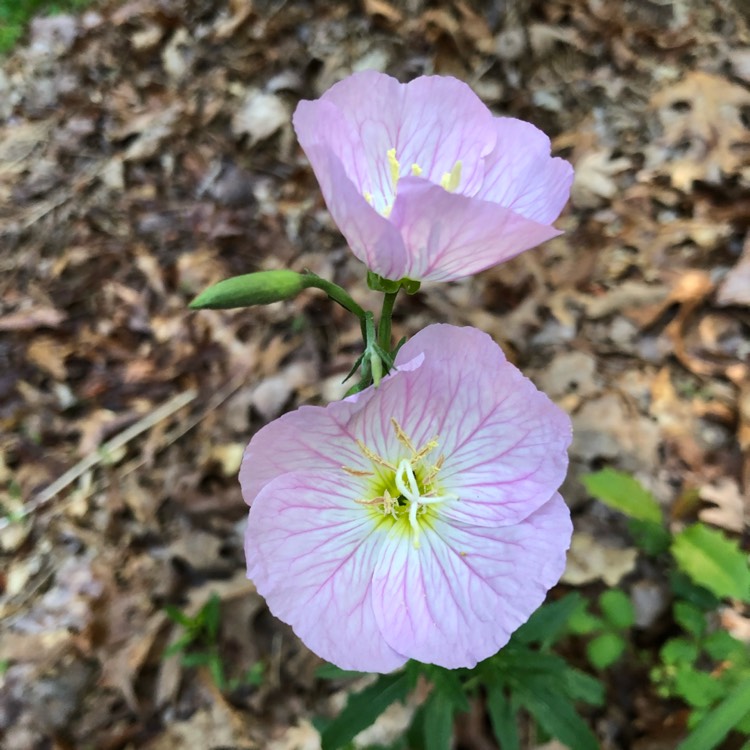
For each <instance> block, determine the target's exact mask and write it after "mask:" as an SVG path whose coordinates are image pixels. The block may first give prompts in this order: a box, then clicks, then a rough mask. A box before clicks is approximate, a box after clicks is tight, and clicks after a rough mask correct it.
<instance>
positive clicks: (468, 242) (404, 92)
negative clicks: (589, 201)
mask: <svg viewBox="0 0 750 750" xmlns="http://www.w3.org/2000/svg"><path fill="white" fill-rule="evenodd" d="M294 127H295V130H296V132H297V136H298V138H299V141H300V144H301V145H302V148H303V149H304V151H305V153H306V154H307V157H308V158H309V160H310V164H311V165H312V168H313V170H314V172H315V175H316V177H317V178H318V181H319V183H320V187H321V191H322V193H323V197H324V198H325V201H326V204H327V206H328V209H329V211H330V212H331V215H332V216H333V219H334V221H335V222H336V224H337V225H338V227H339V229H340V230H341V233H342V234H343V235H344V237H345V238H346V240H347V242H348V243H349V246H350V247H351V249H352V251H353V252H354V254H355V255H356V256H357V257H358V258H359V259H360V260H362V261H363V262H364V263H366V264H367V266H368V268H370V269H371V270H373V271H375V272H376V273H378V274H380V275H381V276H384V277H385V278H389V279H393V280H398V279H401V278H410V279H414V280H419V281H422V280H425V281H447V280H451V279H457V278H461V277H462V276H468V275H471V274H473V273H476V272H478V271H481V270H483V269H485V268H489V267H490V266H493V265H496V264H498V263H501V262H502V261H504V260H508V259H509V258H512V257H513V256H515V255H517V254H518V253H521V252H523V251H524V250H528V249H529V248H531V247H534V246H535V245H538V244H539V243H540V242H544V241H545V240H548V239H550V238H552V237H555V236H556V235H558V234H560V232H559V231H558V230H557V229H555V228H554V227H553V226H551V224H552V222H553V221H555V219H556V218H557V217H558V215H559V214H560V211H561V210H562V208H563V206H564V205H565V203H566V202H567V200H568V195H569V192H570V186H571V183H572V180H573V170H572V167H571V166H570V164H568V162H566V161H564V160H563V159H559V158H552V157H551V156H550V141H549V138H547V136H546V135H545V134H544V133H542V132H541V131H540V130H538V129H537V128H536V127H534V126H533V125H531V124H530V123H527V122H523V121H521V120H516V119H513V118H509V117H493V115H492V114H491V112H490V111H489V110H488V109H487V107H486V106H485V105H484V104H483V103H482V102H481V101H480V100H479V98H478V97H477V96H476V94H474V92H473V91H472V90H471V89H470V88H469V86H467V85H466V84H465V83H463V82H461V81H459V80H457V79H455V78H450V77H441V76H422V77H420V78H417V79H415V80H413V81H411V82H409V83H406V84H401V83H399V82H398V81H397V80H396V79H395V78H391V77H390V76H387V75H383V74H382V73H377V72H375V71H364V72H361V73H355V74H354V75H352V76H350V77H348V78H346V79H345V80H343V81H340V82H339V83H337V84H335V85H334V86H332V87H331V88H330V89H329V90H328V91H327V92H326V93H325V94H324V95H323V96H322V97H321V98H320V99H318V100H316V101H302V102H300V104H299V106H298V107H297V110H296V112H295V113H294Z"/></svg>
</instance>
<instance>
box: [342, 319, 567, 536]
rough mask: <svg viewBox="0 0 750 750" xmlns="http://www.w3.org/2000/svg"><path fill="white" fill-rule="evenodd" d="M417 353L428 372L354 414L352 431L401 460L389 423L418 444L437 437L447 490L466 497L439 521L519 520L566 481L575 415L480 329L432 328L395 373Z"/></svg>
mask: <svg viewBox="0 0 750 750" xmlns="http://www.w3.org/2000/svg"><path fill="white" fill-rule="evenodd" d="M419 354H422V355H424V362H423V364H422V366H421V367H420V368H419V369H417V370H414V371H413V372H408V373H402V374H400V375H399V376H398V377H394V379H393V380H392V381H391V382H389V383H387V384H386V386H385V387H383V388H381V392H380V394H379V396H378V398H377V400H375V399H373V400H372V401H371V402H370V403H369V404H367V406H366V407H365V408H363V409H362V410H361V411H360V412H358V413H357V414H356V415H354V416H353V417H352V420H351V422H350V425H351V430H352V432H353V433H354V434H356V435H358V436H360V437H362V439H363V440H364V442H365V443H366V444H367V445H368V446H369V447H371V448H373V450H376V448H375V447H374V446H377V450H381V451H383V452H382V453H381V455H384V456H386V455H393V454H394V453H396V456H397V457H398V458H400V457H401V456H402V455H405V454H404V453H403V452H402V453H401V454H399V453H398V448H397V447H396V445H395V444H394V439H393V438H392V437H391V434H392V433H390V432H388V430H387V423H388V421H389V420H390V418H391V416H392V417H395V418H396V419H397V420H398V422H399V424H400V425H401V426H402V428H403V429H404V431H405V432H406V433H407V434H408V435H409V436H410V437H411V438H412V441H413V442H414V443H415V444H417V445H423V444H424V443H425V442H427V441H428V440H430V439H431V438H433V437H435V435H437V436H438V443H439V447H438V448H437V449H436V451H435V453H436V454H437V455H439V454H441V453H442V454H444V455H445V463H444V465H443V468H442V469H441V470H440V473H439V477H438V478H439V484H440V490H439V491H440V493H441V494H456V495H457V496H458V497H459V498H460V500H459V501H458V502H444V503H442V504H441V506H440V512H441V514H442V515H443V516H445V517H446V518H450V519H452V520H455V521H457V522H460V523H464V524H474V525H480V526H495V525H506V524H512V523H518V522H519V521H520V520H522V519H523V518H525V517H526V516H527V515H529V514H531V513H532V512H533V511H534V510H536V509H537V508H538V507H539V506H541V505H542V504H543V503H545V502H547V500H548V499H549V498H550V497H551V496H552V494H553V493H554V492H555V491H556V490H557V488H558V487H559V486H560V484H561V483H562V481H563V479H564V478H565V472H566V469H567V465H568V455H567V448H568V445H569V444H570V440H571V427H570V419H569V417H568V415H567V414H565V412H564V411H563V410H562V409H560V408H559V407H557V406H555V404H553V403H552V402H551V401H550V400H549V398H547V396H546V395H545V394H544V393H542V392H541V391H539V390H537V389H536V387H535V386H534V384H533V383H532V382H531V381H530V380H528V379H527V378H525V377H524V376H523V375H522V374H521V372H520V371H519V370H518V369H517V368H516V367H514V366H513V365H512V364H510V363H509V362H508V361H507V360H506V359H505V356H504V355H503V353H502V350H501V349H500V347H499V346H498V345H497V344H495V342H494V341H493V340H492V339H491V338H490V336H488V335H487V334H486V333H484V332H482V331H479V330H477V329H475V328H468V327H467V328H460V327H457V326H451V325H445V324H440V325H431V326H428V327H427V328H425V329H424V330H422V331H420V332H419V333H417V334H416V335H415V336H414V337H413V338H412V339H411V340H410V341H408V342H407V343H406V344H405V345H404V346H403V347H402V348H401V350H400V351H399V353H398V356H397V357H396V367H397V368H398V367H399V366H400V365H401V364H402V362H408V361H410V360H411V359H413V358H414V357H416V356H418V355H419ZM466 363H471V367H467V366H466ZM381 434H382V435H384V437H380V435H381ZM363 435H364V436H363ZM389 452H390V453H389Z"/></svg>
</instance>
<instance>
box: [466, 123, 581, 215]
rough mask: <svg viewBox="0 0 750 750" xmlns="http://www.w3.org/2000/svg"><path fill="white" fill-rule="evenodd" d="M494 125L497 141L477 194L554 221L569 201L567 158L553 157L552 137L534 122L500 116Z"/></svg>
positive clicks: (568, 165) (512, 208) (570, 180)
mask: <svg viewBox="0 0 750 750" xmlns="http://www.w3.org/2000/svg"><path fill="white" fill-rule="evenodd" d="M494 127H495V132H496V134H497V144H496V146H495V149H494V151H493V152H492V153H491V154H490V155H489V156H488V157H487V158H486V160H485V170H486V171H485V176H484V181H483V183H482V186H481V187H480V188H479V191H478V192H477V193H476V197H477V198H481V199H482V200H485V201H489V202H490V203H497V204H498V205H500V206H505V207H506V208H509V209H511V210H512V211H514V212H515V213H518V214H521V216H525V217H526V218H527V219H533V220H534V221H538V222H539V223H541V224H551V223H552V222H553V221H554V220H555V219H556V218H557V217H558V216H559V215H560V211H562V209H563V207H564V206H565V204H566V203H567V201H568V197H569V195H570V186H571V185H572V183H573V167H572V166H571V165H570V164H569V163H568V162H567V161H565V160H564V159H560V158H557V157H556V158H554V159H553V158H550V141H549V138H547V136H546V135H545V134H544V133H543V132H542V131H541V130H539V129H538V128H536V127H534V126H533V125H532V124H531V123H528V122H524V121H523V120H516V119H514V118H512V117H498V118H496V119H495V122H494Z"/></svg>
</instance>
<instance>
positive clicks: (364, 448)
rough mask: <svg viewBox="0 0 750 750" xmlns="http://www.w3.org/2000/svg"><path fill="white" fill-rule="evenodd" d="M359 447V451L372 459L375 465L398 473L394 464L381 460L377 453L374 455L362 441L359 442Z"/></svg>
mask: <svg viewBox="0 0 750 750" xmlns="http://www.w3.org/2000/svg"><path fill="white" fill-rule="evenodd" d="M357 445H358V446H359V449H360V450H361V451H362V453H364V454H365V456H367V458H369V459H370V461H372V462H373V463H374V464H378V465H379V466H384V467H385V468H386V469H390V470H391V471H396V467H395V466H394V465H393V464H390V463H388V461H386V460H385V459H383V458H381V457H380V456H379V455H378V454H377V453H373V452H372V451H371V450H370V449H369V448H368V447H367V446H366V445H365V444H364V443H363V442H362V441H361V440H357Z"/></svg>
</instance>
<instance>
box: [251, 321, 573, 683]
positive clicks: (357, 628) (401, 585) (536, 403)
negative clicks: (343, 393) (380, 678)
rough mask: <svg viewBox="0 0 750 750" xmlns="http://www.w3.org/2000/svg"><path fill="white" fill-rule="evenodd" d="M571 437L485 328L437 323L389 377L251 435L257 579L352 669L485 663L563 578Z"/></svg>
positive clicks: (324, 652) (286, 616) (312, 639)
mask: <svg viewBox="0 0 750 750" xmlns="http://www.w3.org/2000/svg"><path fill="white" fill-rule="evenodd" d="M570 437H571V429H570V420H569V419H568V417H567V415H566V414H565V413H564V412H563V411H561V410H560V409H559V408H558V407H557V406H555V405H554V404H553V403H552V402H551V401H550V400H549V399H548V398H547V397H546V396H545V395H544V394H543V393H541V392H540V391H538V390H537V389H536V388H535V387H534V385H533V384H532V383H531V382H530V381H529V380H527V379H526V378H524V377H523V375H521V373H520V372H519V370H518V369H516V368H515V367H514V366H513V365H511V364H510V363H508V362H507V361H506V359H505V357H504V356H503V353H502V351H501V349H500V348H499V347H498V346H497V345H496V344H495V343H494V342H493V341H492V339H491V338H490V337H489V336H488V335H487V334H485V333H482V332H481V331H478V330H476V329H474V328H458V327H455V326H449V325H432V326H429V327H428V328H426V329H424V330H423V331H421V332H420V333H418V334H416V335H415V336H414V338H412V339H411V340H410V341H409V342H407V343H406V344H405V345H404V347H403V348H402V349H401V351H400V352H399V354H398V357H397V358H396V369H395V371H394V372H393V373H392V374H391V375H390V376H388V377H387V378H385V379H384V380H383V381H382V382H381V384H380V386H379V387H378V388H377V389H376V388H373V387H371V388H368V389H367V390H365V391H363V392H362V393H360V394H357V395H356V396H353V397H350V398H348V399H345V400H344V401H339V402H335V403H332V404H330V405H328V406H327V407H319V406H303V407H301V408H300V409H298V410H297V411H294V412H291V413H289V414H286V415H285V416H283V417H281V418H280V419H277V420H276V421H275V422H272V423H271V424H269V425H267V426H266V427H264V428H263V429H262V430H260V431H259V432H258V433H257V434H256V435H255V436H254V437H253V439H252V440H251V442H250V445H249V446H248V448H247V450H246V452H245V457H244V460H243V464H242V469H241V470H240V482H241V484H242V492H243V495H244V497H245V499H246V501H247V502H248V504H249V505H250V506H251V508H250V518H249V521H248V526H247V534H246V539H245V551H246V555H247V566H248V577H249V578H251V579H252V580H253V581H254V582H255V585H256V586H257V589H258V591H259V592H260V593H261V594H262V595H263V596H264V597H265V598H266V601H267V602H268V606H269V607H270V609H271V611H272V612H273V613H274V614H275V615H276V616H277V617H278V618H280V619H281V620H283V621H285V622H287V623H289V624H290V625H291V626H292V627H293V628H294V631H295V632H296V633H297V635H298V636H299V637H300V638H301V639H302V640H303V641H304V642H305V643H306V644H307V645H308V646H309V647H310V649H312V650H313V651H314V652H315V653H317V654H319V655H320V656H322V657H323V658H324V659H327V660H329V661H331V662H333V663H334V664H337V665H338V666H340V667H342V668H345V669H355V670H360V671H373V672H388V671H390V670H392V669H395V668H396V667H399V666H400V665H402V664H404V663H405V662H406V661H407V660H408V659H416V660H418V661H421V662H425V663H433V664H439V665H441V666H444V667H449V668H455V667H470V666H473V665H474V664H476V662H477V661H479V660H481V659H484V658H486V657H488V656H490V655H492V654H494V653H495V652H497V651H498V649H500V648H501V647H502V646H503V645H504V644H505V643H506V642H507V641H508V638H509V637H510V634H511V633H512V632H513V630H515V629H516V628H517V627H518V626H519V625H521V624H522V623H523V622H525V621H526V620H527V619H528V617H529V615H530V614H531V613H532V612H533V611H534V610H535V609H536V608H537V607H538V606H539V605H540V604H541V603H542V601H543V600H544V598H545V595H546V592H547V590H548V589H549V588H550V587H551V586H553V585H554V584H555V583H556V582H557V581H558V579H559V577H560V576H561V575H562V572H563V569H564V566H565V551H566V550H567V548H568V545H569V542H570V536H571V531H572V527H571V522H570V514H569V512H568V509H567V507H566V505H565V503H564V501H563V499H562V498H561V497H560V495H559V494H558V493H557V491H556V490H557V488H558V486H559V485H560V483H561V482H562V480H563V478H564V476H565V471H566V467H567V463H568V461H567V454H566V449H567V446H568V444H569V443H570Z"/></svg>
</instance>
